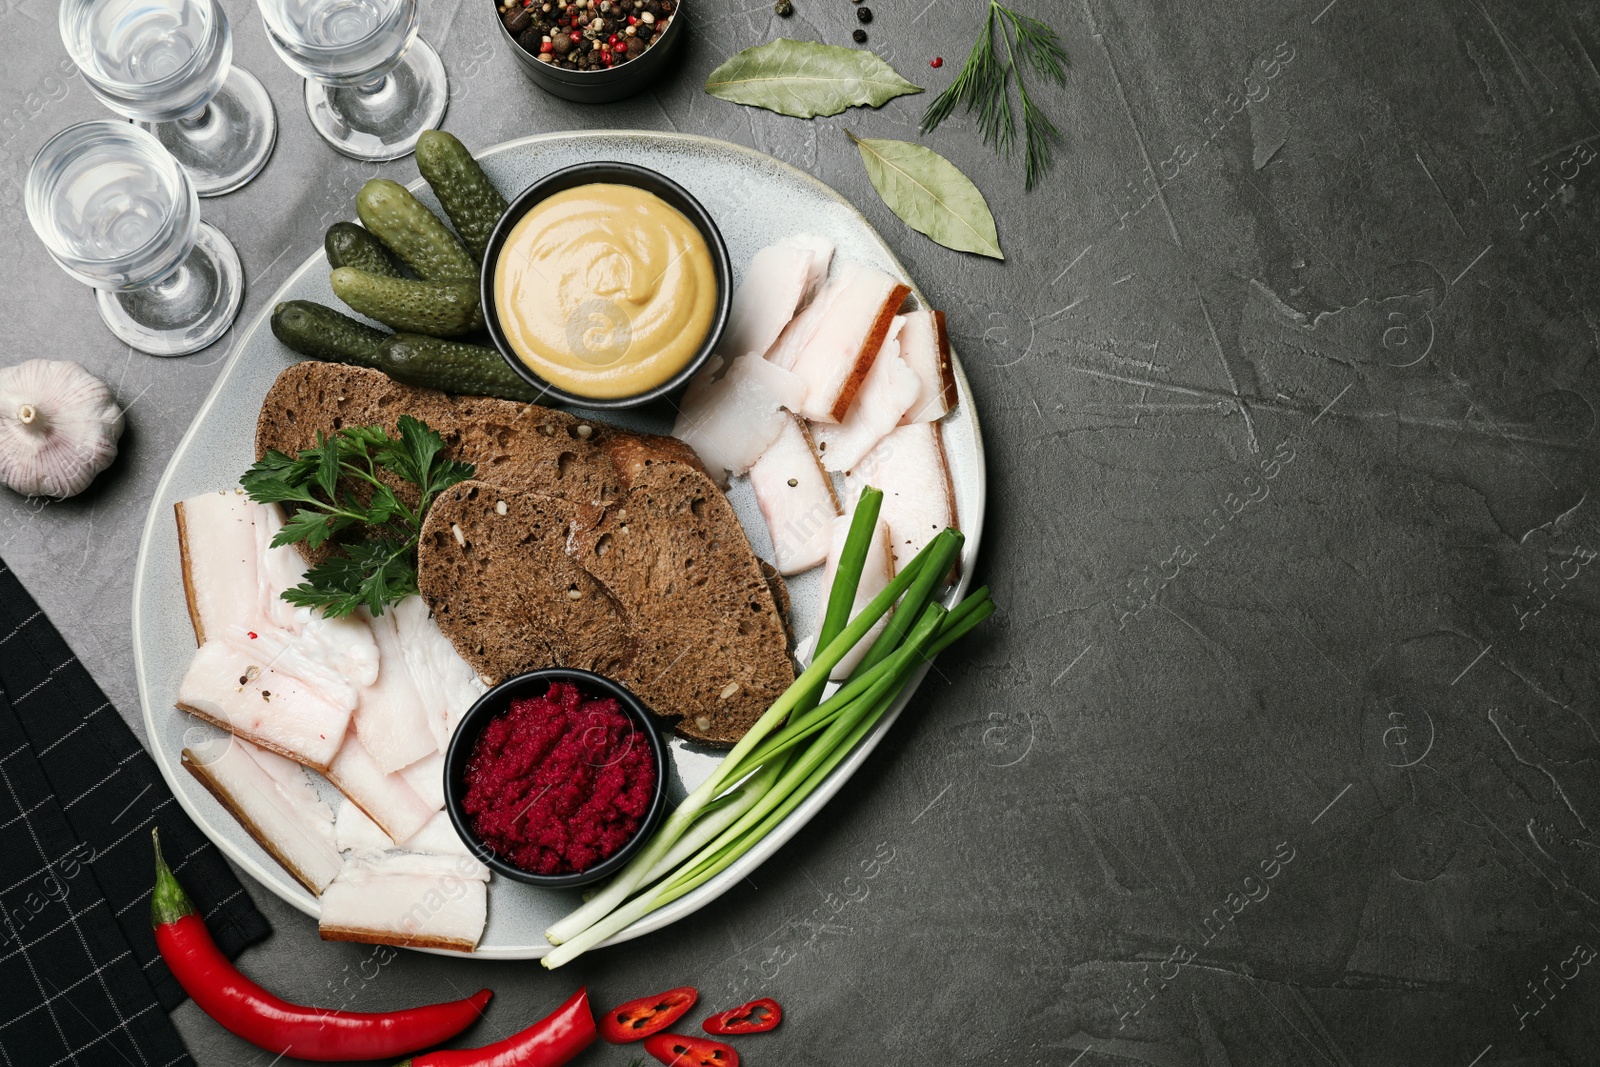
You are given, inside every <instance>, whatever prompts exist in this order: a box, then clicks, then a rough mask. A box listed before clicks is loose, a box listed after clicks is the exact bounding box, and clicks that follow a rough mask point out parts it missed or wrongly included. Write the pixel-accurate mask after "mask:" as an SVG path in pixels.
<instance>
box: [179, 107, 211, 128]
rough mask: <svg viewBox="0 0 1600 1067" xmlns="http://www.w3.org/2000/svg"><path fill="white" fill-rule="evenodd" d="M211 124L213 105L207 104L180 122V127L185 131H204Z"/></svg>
mask: <svg viewBox="0 0 1600 1067" xmlns="http://www.w3.org/2000/svg"><path fill="white" fill-rule="evenodd" d="M210 122H211V104H210V102H209V101H208V102H206V103H204V104H201V105H200V106H199V107H198V108H197V109H195V110H194V111H192V112H190V113H189V114H187V115H185V116H183V117H182V118H180V119H179V120H178V125H179V126H180V127H182V128H183V129H185V130H189V131H194V130H200V129H204V128H205V127H206V126H207V125H208V124H209V123H210Z"/></svg>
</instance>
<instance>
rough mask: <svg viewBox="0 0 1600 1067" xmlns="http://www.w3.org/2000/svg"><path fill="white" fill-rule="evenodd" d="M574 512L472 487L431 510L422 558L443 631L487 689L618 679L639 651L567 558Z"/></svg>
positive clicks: (608, 602)
mask: <svg viewBox="0 0 1600 1067" xmlns="http://www.w3.org/2000/svg"><path fill="white" fill-rule="evenodd" d="M575 510H576V505H574V504H572V503H571V502H569V501H566V500H561V499H560V498H558V497H553V496H547V495H545V494H543V493H536V492H530V491H526V490H523V491H518V490H514V489H509V488H506V487H503V486H494V485H490V484H488V483H486V482H482V481H467V482H462V483H460V484H459V485H456V486H453V487H452V488H450V489H447V490H445V492H443V493H441V494H440V495H439V497H438V499H436V500H435V501H434V502H433V506H432V507H431V508H429V509H428V518H427V520H426V522H425V523H424V524H423V527H422V537H421V540H420V542H419V544H418V548H417V576H418V582H419V584H420V585H421V588H422V596H423V598H424V599H425V600H427V602H428V606H429V607H430V608H432V609H433V617H434V620H435V621H436V622H437V623H438V624H439V629H440V630H441V631H443V633H444V635H445V636H446V637H448V638H449V639H450V642H451V644H453V645H455V647H456V651H458V652H459V653H460V654H461V656H462V658H463V659H465V660H466V661H467V662H468V663H469V664H471V665H472V668H473V670H475V671H477V672H478V673H479V674H480V675H482V676H483V677H484V678H485V679H492V680H493V681H496V682H499V681H502V680H504V679H506V678H509V677H511V676H513V675H516V674H520V673H521V672H523V671H528V670H537V669H539V668H541V667H556V666H560V667H578V668H582V669H583V670H590V671H595V672H596V673H598V674H605V675H608V676H612V677H616V676H619V675H620V674H622V673H623V672H624V671H625V670H626V669H627V667H628V665H629V664H630V663H631V662H632V660H633V655H634V650H635V647H636V641H635V638H634V635H633V632H632V630H631V628H630V627H629V626H628V623H627V621H626V619H625V617H624V615H623V612H622V610H621V608H620V607H619V606H618V605H617V604H616V603H615V602H614V601H613V600H612V599H611V596H610V594H608V593H607V592H606V590H605V588H604V587H602V586H601V585H600V583H599V582H597V581H595V579H594V577H593V576H591V575H590V574H589V573H588V572H587V571H585V570H584V569H583V568H581V567H579V566H578V565H577V564H576V563H574V562H573V561H572V560H570V559H569V558H568V557H567V554H566V542H567V532H568V528H569V526H570V525H571V523H572V519H573V515H574V511H575Z"/></svg>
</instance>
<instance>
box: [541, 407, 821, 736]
mask: <svg viewBox="0 0 1600 1067" xmlns="http://www.w3.org/2000/svg"><path fill="white" fill-rule="evenodd" d="M606 450H607V452H608V454H610V456H611V458H612V462H613V463H614V464H615V465H616V468H617V471H618V474H619V475H620V476H621V478H622V482H623V485H624V487H625V488H626V490H627V496H626V497H625V498H624V499H623V500H621V501H620V502H618V503H617V504H615V505H613V506H612V507H610V508H605V509H579V512H578V516H577V521H576V523H575V525H574V529H573V532H572V535H571V537H570V538H569V540H568V547H567V552H568V554H569V555H570V556H571V557H572V558H573V559H575V560H576V561H577V562H578V563H579V564H580V565H581V566H582V567H583V568H584V569H585V570H587V571H588V572H589V573H591V574H593V575H594V576H595V577H596V578H597V579H599V580H600V582H601V584H603V585H604V586H605V587H606V589H607V590H609V591H610V593H611V595H612V598H613V599H614V600H616V601H617V603H619V604H621V605H622V608H623V610H624V612H625V613H626V614H627V616H628V618H629V619H630V620H631V621H632V623H633V628H634V632H635V634H636V635H637V636H638V642H639V643H638V651H637V653H636V655H635V658H634V661H633V663H632V665H631V666H630V668H629V669H628V670H627V672H625V675H624V678H623V680H624V682H625V684H627V686H628V687H629V688H630V689H632V690H633V692H634V693H635V694H636V695H638V697H639V698H640V699H641V700H643V701H644V702H645V703H646V704H648V705H649V706H650V707H651V708H653V709H655V710H656V711H657V712H660V713H667V714H670V715H673V716H676V717H677V721H676V722H675V723H674V726H673V729H674V730H675V731H676V732H677V733H678V734H679V736H681V737H685V738H688V739H689V740H691V741H699V742H703V743H705V744H710V745H719V746H731V745H733V744H735V743H736V742H737V741H738V740H739V738H741V737H743V736H744V734H745V732H746V731H747V730H748V729H749V728H750V726H751V725H752V724H753V723H754V722H755V721H756V720H757V719H758V718H760V717H761V714H762V713H763V712H764V711H766V709H767V707H768V706H769V705H770V704H771V703H772V702H773V701H774V700H776V699H777V698H778V697H779V696H780V695H781V694H782V693H783V691H784V690H785V689H787V688H788V687H789V685H790V683H792V682H793V681H794V677H795V674H794V663H793V661H792V660H791V659H790V658H789V654H788V634H787V630H786V627H785V622H784V617H783V614H782V612H781V611H780V609H779V605H778V598H777V597H775V595H774V588H775V586H774V585H773V584H769V580H768V576H767V575H766V574H765V573H763V569H762V567H761V562H760V560H758V559H757V558H756V555H755V553H754V552H753V551H751V549H750V544H749V541H748V540H747V539H746V538H745V535H744V528H743V526H741V525H740V523H739V519H738V516H737V515H735V514H734V511H733V507H732V505H730V504H729V503H728V500H727V498H726V497H725V496H723V494H722V490H721V489H719V488H718V487H717V485H716V483H715V482H714V481H712V479H711V478H710V476H709V475H707V474H706V472H705V470H704V469H703V468H702V467H701V466H700V463H699V461H698V460H697V459H696V458H695V457H694V454H693V453H692V451H690V450H689V449H688V447H687V446H686V445H684V444H683V443H682V442H680V441H677V440H674V439H672V438H662V437H646V436H642V435H620V434H619V435H617V436H616V437H613V438H612V439H610V440H609V441H607V443H606ZM776 588H779V589H782V585H781V579H779V583H777V585H776ZM783 599H787V593H786V592H785V593H783Z"/></svg>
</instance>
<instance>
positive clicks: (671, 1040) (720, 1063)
mask: <svg viewBox="0 0 1600 1067" xmlns="http://www.w3.org/2000/svg"><path fill="white" fill-rule="evenodd" d="M644 1050H645V1051H646V1052H648V1053H650V1055H652V1056H654V1057H655V1058H656V1059H658V1060H660V1061H661V1062H662V1063H664V1064H666V1065H667V1067H739V1053H738V1052H736V1051H735V1050H734V1049H733V1048H732V1047H730V1046H728V1045H724V1044H723V1043H722V1042H720V1041H712V1040H710V1039H709V1038H704V1037H686V1036H685V1035H683V1034H657V1035H656V1036H654V1037H652V1038H650V1039H649V1040H647V1041H645V1043H644Z"/></svg>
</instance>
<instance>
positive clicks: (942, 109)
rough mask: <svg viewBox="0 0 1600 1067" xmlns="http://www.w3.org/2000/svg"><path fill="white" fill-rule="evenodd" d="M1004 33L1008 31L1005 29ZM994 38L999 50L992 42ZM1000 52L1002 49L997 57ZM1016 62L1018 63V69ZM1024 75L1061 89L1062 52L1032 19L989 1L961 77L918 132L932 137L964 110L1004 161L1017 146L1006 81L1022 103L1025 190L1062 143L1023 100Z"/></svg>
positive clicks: (1030, 102)
mask: <svg viewBox="0 0 1600 1067" xmlns="http://www.w3.org/2000/svg"><path fill="white" fill-rule="evenodd" d="M1008 27H1009V28H1008ZM996 31H998V33H999V37H1000V41H999V45H997V44H996V42H995V34H996ZM1000 46H1004V49H1005V55H1004V56H1003V57H1002V56H1001V52H1000ZM1019 59H1020V61H1021V62H1020V63H1019ZM1024 70H1031V71H1032V72H1033V73H1034V74H1035V75H1037V76H1038V77H1041V78H1044V79H1046V80H1047V81H1053V82H1055V83H1056V84H1057V85H1065V84H1066V81H1067V51H1066V49H1065V48H1063V47H1061V39H1060V38H1059V37H1057V36H1056V31H1055V30H1053V29H1051V28H1050V27H1049V26H1046V25H1045V24H1044V23H1043V22H1040V21H1039V20H1038V19H1036V18H1031V17H1029V16H1027V15H1020V14H1018V13H1017V12H1015V11H1012V10H1011V9H1010V8H1008V7H1004V6H1002V5H1001V4H1000V3H999V2H998V0H989V14H988V17H987V18H986V19H985V20H984V24H983V29H982V30H981V31H980V32H979V34H978V40H977V43H975V44H974V45H973V46H972V53H971V54H970V55H968V56H967V61H966V62H965V63H963V64H962V65H961V72H960V73H959V74H957V75H956V80H955V81H953V82H951V83H950V87H949V88H947V89H946V90H945V91H944V92H942V93H940V94H939V95H938V96H937V97H936V98H935V99H934V101H933V103H932V104H929V105H928V110H927V112H926V113H925V114H924V115H923V116H922V132H923V133H931V132H933V130H934V129H935V128H937V127H938V125H939V124H940V123H941V122H943V121H944V120H945V119H947V118H949V117H950V114H951V112H953V111H955V109H956V105H957V104H965V105H967V112H968V113H969V114H970V113H971V112H973V111H976V112H977V113H978V132H979V133H981V134H982V135H983V143H984V144H987V145H990V146H991V147H993V148H994V149H996V150H997V151H998V152H999V153H1000V154H1001V155H1002V156H1003V157H1005V158H1006V159H1010V158H1011V149H1012V147H1013V146H1014V144H1015V142H1016V136H1017V121H1016V114H1015V112H1014V111H1013V108H1012V103H1011V79H1012V77H1013V76H1014V77H1015V78H1016V80H1017V95H1018V96H1019V97H1020V98H1021V101H1022V132H1023V140H1024V142H1025V144H1026V165H1025V168H1024V171H1025V174H1026V179H1025V183H1026V186H1025V187H1026V188H1028V189H1032V188H1033V186H1034V183H1036V182H1037V181H1039V179H1040V178H1043V177H1044V173H1045V171H1047V170H1049V169H1050V156H1051V150H1052V146H1053V145H1054V143H1055V142H1056V141H1059V140H1061V131H1060V130H1059V129H1057V128H1056V124H1055V123H1053V122H1051V121H1050V119H1049V117H1048V116H1047V115H1045V113H1044V112H1043V111H1042V110H1041V109H1040V108H1039V105H1038V104H1036V103H1034V101H1033V97H1031V96H1029V95H1028V85H1027V82H1025V81H1024V80H1023V77H1022V75H1023V72H1024Z"/></svg>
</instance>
